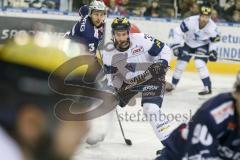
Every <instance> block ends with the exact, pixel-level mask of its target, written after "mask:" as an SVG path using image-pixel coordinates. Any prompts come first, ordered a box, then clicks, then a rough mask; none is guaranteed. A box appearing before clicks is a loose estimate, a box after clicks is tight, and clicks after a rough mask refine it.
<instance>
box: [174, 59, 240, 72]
mask: <svg viewBox="0 0 240 160" xmlns="http://www.w3.org/2000/svg"><path fill="white" fill-rule="evenodd" d="M175 65H176V60H172V61H171V64H170V66H171V69H172V70H173V69H174V66H175ZM207 67H208V69H209V72H210V73H217V74H236V73H237V72H238V71H240V62H236V63H230V62H228V63H226V62H208V64H207ZM186 71H189V72H197V69H196V68H195V65H194V61H193V60H191V61H190V62H189V64H188V66H187V68H186Z"/></svg>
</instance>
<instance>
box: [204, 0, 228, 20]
mask: <svg viewBox="0 0 240 160" xmlns="http://www.w3.org/2000/svg"><path fill="white" fill-rule="evenodd" d="M208 2H209V3H210V4H211V5H212V8H213V9H214V10H215V11H216V12H217V14H218V16H219V17H223V14H224V10H223V8H222V7H221V6H220V4H219V0H208Z"/></svg>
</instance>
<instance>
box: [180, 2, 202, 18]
mask: <svg viewBox="0 0 240 160" xmlns="http://www.w3.org/2000/svg"><path fill="white" fill-rule="evenodd" d="M198 13H199V6H198V4H197V3H192V4H191V6H190V10H189V11H187V12H185V13H184V14H183V15H182V17H183V18H186V17H190V16H193V15H197V14H198Z"/></svg>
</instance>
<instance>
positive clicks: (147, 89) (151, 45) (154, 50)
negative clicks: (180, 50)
mask: <svg viewBox="0 0 240 160" xmlns="http://www.w3.org/2000/svg"><path fill="white" fill-rule="evenodd" d="M130 27H131V25H130V22H129V21H128V20H127V18H116V19H114V20H113V22H112V25H111V28H112V41H113V45H112V49H109V48H111V47H109V48H108V49H107V50H101V51H100V52H101V53H100V54H101V58H102V61H103V65H104V71H105V74H106V77H107V79H108V86H110V87H113V88H114V89H115V91H116V92H117V94H118V97H119V101H120V102H119V106H120V107H125V106H126V105H127V104H128V102H129V101H130V99H131V98H132V97H133V96H135V95H136V94H138V93H139V92H142V106H143V112H144V114H145V115H146V116H147V117H148V120H149V121H150V123H151V125H152V127H153V129H154V131H155V133H156V135H157V137H158V138H159V139H160V140H163V139H165V138H166V137H167V135H168V132H170V128H171V127H170V123H169V122H167V120H164V121H161V120H160V117H158V116H159V115H160V113H161V112H160V108H161V105H162V102H163V95H164V89H165V75H166V72H167V70H168V68H169V60H170V57H171V49H170V48H169V47H168V46H167V45H166V44H164V43H162V42H161V41H159V40H157V39H155V38H153V37H152V36H149V35H147V34H143V33H130V32H129V30H130ZM151 115H155V116H156V118H152V119H151ZM152 117H153V116H152Z"/></svg>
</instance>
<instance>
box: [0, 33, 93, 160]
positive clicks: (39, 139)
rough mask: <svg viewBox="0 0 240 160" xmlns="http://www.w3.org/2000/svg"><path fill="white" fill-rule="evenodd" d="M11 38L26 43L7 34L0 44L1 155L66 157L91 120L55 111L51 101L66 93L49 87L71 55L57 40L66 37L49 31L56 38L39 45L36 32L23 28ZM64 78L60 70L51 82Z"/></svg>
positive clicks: (34, 159) (33, 159)
mask: <svg viewBox="0 0 240 160" xmlns="http://www.w3.org/2000/svg"><path fill="white" fill-rule="evenodd" d="M39 35H40V33H39V34H38V36H39ZM15 38H16V39H26V38H27V39H28V40H27V41H26V43H25V45H24V46H23V45H21V44H19V43H18V42H17V41H15V40H12V41H10V40H9V41H8V42H6V44H3V45H2V47H1V49H0V67H1V70H0V75H1V78H0V90H1V91H0V97H1V98H0V139H1V140H0V155H1V158H0V159H1V160H7V159H8V160H47V159H48V160H69V159H71V158H72V156H73V154H74V153H75V151H76V149H77V148H78V147H79V144H80V143H81V142H83V141H84V137H85V136H86V135H87V133H88V131H89V125H88V123H86V122H79V121H77V122H73V121H72V122H69V121H64V120H58V119H57V118H56V117H55V116H54V115H56V113H55V114H54V105H56V103H57V102H59V101H61V100H63V99H64V98H66V97H65V96H62V95H59V94H55V93H54V92H52V91H51V90H50V88H49V83H48V79H49V75H50V73H51V72H53V71H54V70H55V69H56V68H57V67H59V65H61V64H62V63H64V62H65V61H67V60H68V59H69V58H70V57H68V56H67V54H65V53H67V52H68V51H66V50H65V51H66V52H65V51H64V52H63V50H61V49H59V48H57V46H59V45H56V44H61V45H62V44H65V43H63V41H58V38H52V37H49V38H50V39H51V42H53V41H54V44H53V43H48V46H47V47H46V46H45V47H42V46H40V45H38V44H39V43H35V41H34V39H36V37H30V36H28V35H25V34H24V35H23V34H22V35H16V37H15ZM41 40H42V39H41ZM33 51H34V56H32V55H33ZM52 57H54V58H52ZM65 78H66V77H65V75H63V74H62V73H58V74H57V79H56V80H55V81H54V82H56V83H54V84H56V86H59V84H61V83H62V82H64V79H65ZM60 82H61V83H60ZM60 87H62V85H60V86H59V87H58V88H60Z"/></svg>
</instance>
